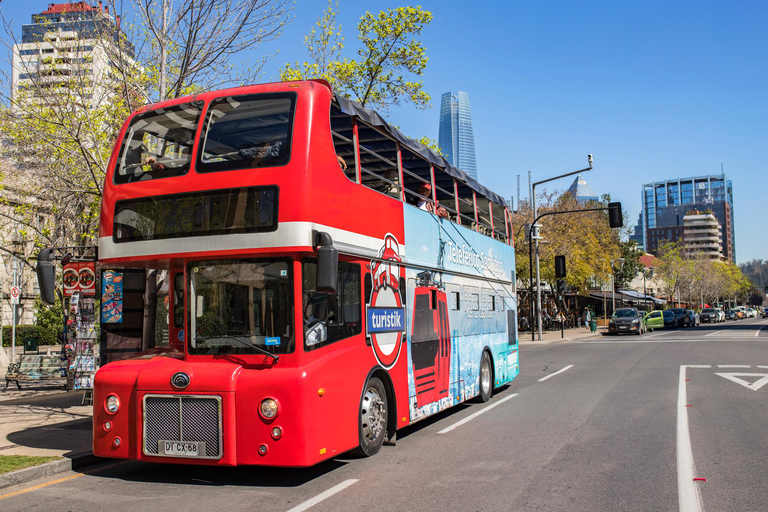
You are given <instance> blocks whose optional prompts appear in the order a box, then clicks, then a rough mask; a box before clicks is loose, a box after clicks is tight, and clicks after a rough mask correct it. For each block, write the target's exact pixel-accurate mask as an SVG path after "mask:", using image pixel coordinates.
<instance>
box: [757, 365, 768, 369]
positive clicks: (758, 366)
mask: <svg viewBox="0 0 768 512" xmlns="http://www.w3.org/2000/svg"><path fill="white" fill-rule="evenodd" d="M755 368H768V366H760V365H755Z"/></svg>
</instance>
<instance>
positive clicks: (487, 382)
mask: <svg viewBox="0 0 768 512" xmlns="http://www.w3.org/2000/svg"><path fill="white" fill-rule="evenodd" d="M478 379H479V386H480V394H479V395H477V401H478V402H480V403H485V402H487V401H488V400H490V399H491V396H493V364H491V355H490V354H489V353H488V351H487V350H483V357H482V358H480V375H479V376H478Z"/></svg>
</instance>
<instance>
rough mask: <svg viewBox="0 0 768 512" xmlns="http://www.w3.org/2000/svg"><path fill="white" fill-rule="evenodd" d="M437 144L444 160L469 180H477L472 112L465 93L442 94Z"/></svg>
mask: <svg viewBox="0 0 768 512" xmlns="http://www.w3.org/2000/svg"><path fill="white" fill-rule="evenodd" d="M437 144H438V145H439V146H440V151H442V152H443V155H445V159H446V160H448V161H449V162H450V163H451V164H452V165H454V166H456V167H458V168H459V169H461V170H462V171H464V172H465V173H467V174H468V175H469V176H470V177H471V178H473V179H475V180H476V179H477V160H476V159H475V136H474V132H473V131H472V112H471V110H470V108H469V95H468V94H467V93H466V92H464V91H458V92H456V93H453V92H446V93H445V94H443V97H442V100H441V101H440V131H439V135H438V139H437Z"/></svg>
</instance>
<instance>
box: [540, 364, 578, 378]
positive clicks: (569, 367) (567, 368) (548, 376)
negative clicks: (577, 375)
mask: <svg viewBox="0 0 768 512" xmlns="http://www.w3.org/2000/svg"><path fill="white" fill-rule="evenodd" d="M571 368H573V365H572V364H569V365H568V366H566V367H565V368H563V369H562V370H558V371H556V372H555V373H550V374H549V375H547V376H546V377H542V378H540V379H539V382H544V381H545V380H547V379H548V378H550V377H554V376H555V375H557V374H558V373H563V372H564V371H565V370H569V369H571Z"/></svg>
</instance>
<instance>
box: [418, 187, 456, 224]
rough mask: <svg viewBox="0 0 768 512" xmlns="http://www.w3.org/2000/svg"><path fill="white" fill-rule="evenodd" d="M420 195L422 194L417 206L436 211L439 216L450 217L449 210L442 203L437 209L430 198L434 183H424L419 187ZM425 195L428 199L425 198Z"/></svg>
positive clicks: (432, 211)
mask: <svg viewBox="0 0 768 512" xmlns="http://www.w3.org/2000/svg"><path fill="white" fill-rule="evenodd" d="M419 195H420V196H422V198H419V202H418V203H417V204H416V206H418V207H419V208H420V209H422V210H424V211H427V212H430V213H435V214H437V216H438V217H443V218H445V219H447V218H448V210H446V209H445V208H443V207H442V206H440V205H437V209H435V205H434V204H433V203H432V199H429V198H430V197H431V196H432V185H430V184H429V183H424V184H423V185H422V186H421V187H419ZM424 197H426V198H428V199H423V198H424ZM435 210H437V211H435Z"/></svg>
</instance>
